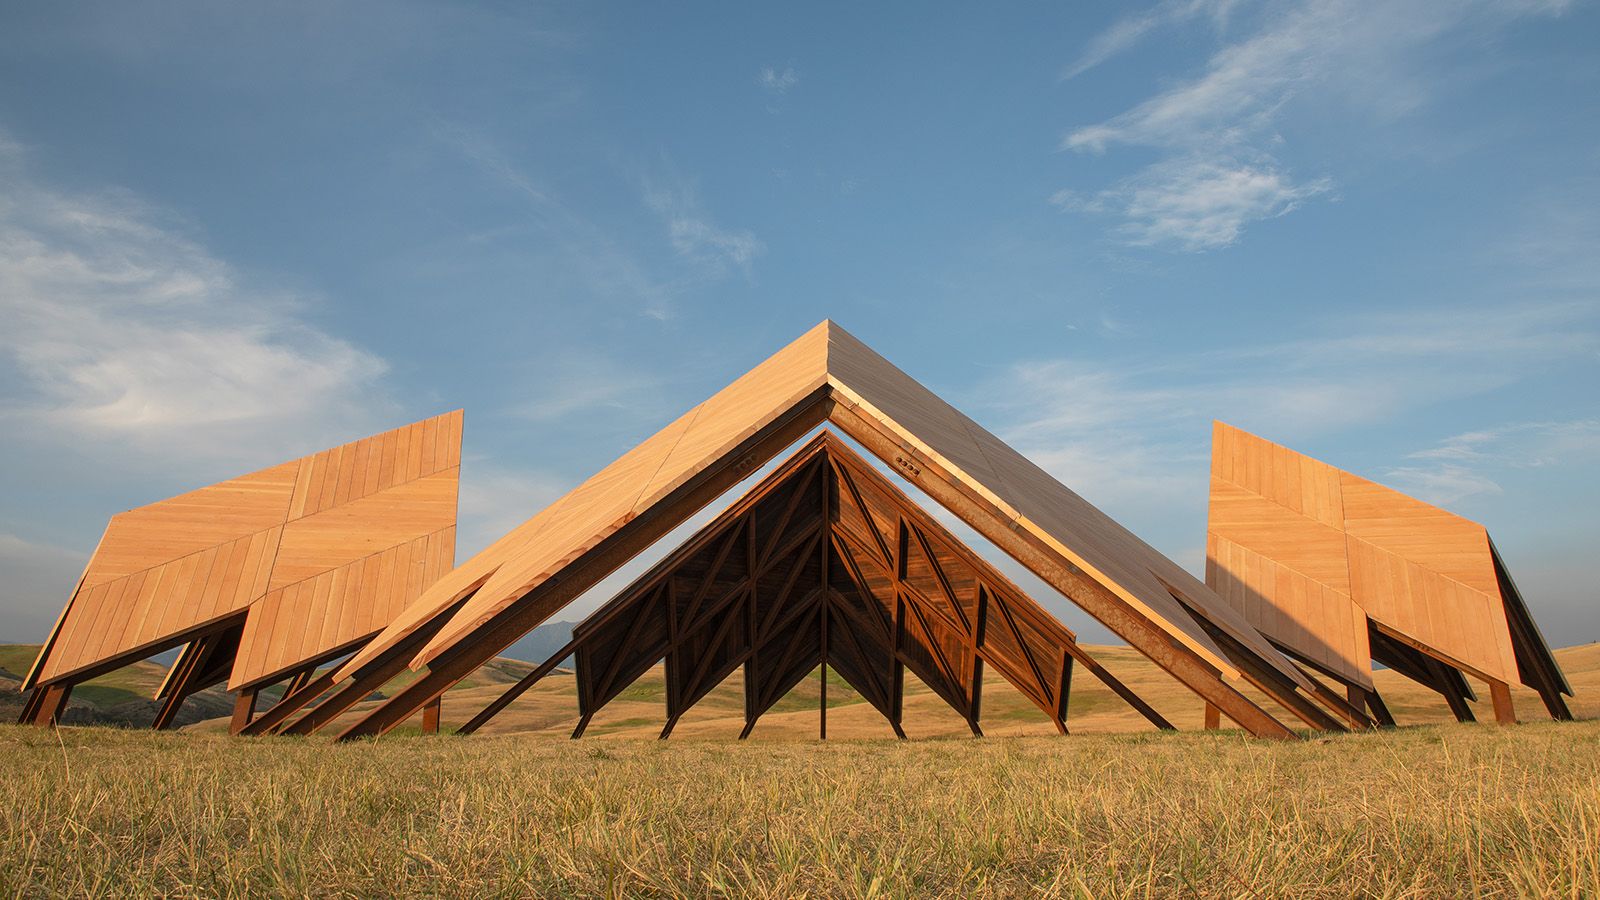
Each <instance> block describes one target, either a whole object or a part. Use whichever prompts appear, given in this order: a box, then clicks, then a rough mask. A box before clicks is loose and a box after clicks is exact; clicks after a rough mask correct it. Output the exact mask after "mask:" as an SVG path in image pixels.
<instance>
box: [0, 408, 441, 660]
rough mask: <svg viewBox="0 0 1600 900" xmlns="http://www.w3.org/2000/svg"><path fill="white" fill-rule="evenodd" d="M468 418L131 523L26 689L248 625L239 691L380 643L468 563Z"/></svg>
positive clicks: (168, 504) (114, 539)
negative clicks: (461, 493)
mask: <svg viewBox="0 0 1600 900" xmlns="http://www.w3.org/2000/svg"><path fill="white" fill-rule="evenodd" d="M461 422H462V414H461V411H460V410H456V411H455V412H451V413H446V414H444V415H440V416H434V417H433V418H429V419H424V420H422V421H420V422H414V423H412V424H410V425H406V426H404V427H402V428H397V429H394V430H392V431H386V432H383V433H382V434H378V435H374V436H372V437H369V438H365V439H363V440H358V441H353V442H351V443H348V444H343V445H341V446H338V447H334V448H332V449H329V450H324V451H322V452H321V453H315V454H312V455H310V456H306V457H302V458H300V459H296V460H292V461H290V462H287V463H283V464H281V465H277V466H272V467H269V468H266V469H262V470H260V471H258V472H253V473H251V474H249V475H243V476H240V477H238V478H232V479H229V480H227V481H223V482H220V483H218V484H214V485H211V486H209V487H203V488H200V489H199V490H195V491H190V492H189V493H186V494H180V495H178V496H176V497H172V498H170V499H168V500H163V501H160V502H158V503H152V504H149V505H148V506H141V507H138V508H137V509H132V510H129V511H127V512H123V513H118V514H117V515H115V516H113V517H112V518H111V521H110V523H109V524H107V526H106V530H105V534H104V535H103V536H102V537H101V539H100V545H99V547H98V548H96V550H95V552H94V555H93V556H92V557H90V559H89V564H88V566H87V567H86V568H85V570H84V574H83V577H82V578H81V579H80V580H79V583H78V585H77V587H76V588H74V590H73V593H72V596H71V597H70V598H69V599H68V601H67V605H66V608H65V609H64V610H63V611H62V613H61V617H60V619H59V620H58V621H57V622H56V626H55V629H54V630H53V631H52V632H51V634H50V637H49V639H48V640H47V641H46V643H45V645H44V647H43V648H42V649H41V650H40V652H39V657H38V659H37V661H35V663H34V665H33V668H32V670H31V671H30V672H29V673H28V678H27V679H26V681H25V682H24V684H23V688H24V689H28V688H31V687H33V686H34V685H35V684H43V683H49V682H52V681H58V680H65V679H73V678H81V677H83V676H84V675H85V674H87V673H91V672H93V671H95V670H105V669H107V668H117V667H119V666H121V665H125V664H126V663H129V662H133V661H135V660H137V659H139V658H142V657H143V656H146V655H149V654H150V653H154V652H159V651H160V649H161V648H162V647H164V646H172V645H174V644H175V643H181V642H183V641H184V640H187V639H188V637H189V636H190V635H192V634H193V633H195V632H196V631H197V630H204V629H206V628H207V627H210V626H214V625H216V624H217V623H222V622H228V621H236V620H237V619H238V618H239V616H241V615H243V623H244V630H243V636H242V638H241V640H240V644H239V648H238V653H237V656H236V658H235V660H234V662H233V667H232V674H231V678H230V687H232V688H237V687H240V686H242V685H246V684H250V683H252V682H258V681H261V680H263V679H268V678H271V677H273V676H275V675H279V674H281V673H284V672H286V671H288V670H291V669H293V668H295V667H296V666H298V665H302V664H304V663H305V662H307V661H310V660H314V659H317V658H321V657H325V656H326V655H328V654H329V653H331V652H333V651H335V650H337V649H339V648H341V647H345V646H348V645H350V644H351V643H353V642H355V641H358V640H361V639H364V638H367V637H370V636H371V635H373V634H375V633H376V632H378V631H379V630H380V629H382V628H383V626H385V625H387V624H388V623H389V621H390V620H391V619H392V618H393V617H394V616H395V614H397V613H398V612H399V611H400V610H401V609H403V608H404V607H405V606H406V605H407V604H408V603H410V602H411V601H412V600H414V599H416V598H417V597H418V596H420V595H421V594H422V592H423V588H424V587H425V586H426V585H428V584H430V583H432V581H433V580H434V579H435V578H437V577H438V576H439V575H441V574H443V573H444V572H447V571H449V569H450V568H451V566H452V564H453V560H454V557H455V522H456V495H457V485H458V482H459V480H460V479H459V476H460V471H461V470H460V465H461Z"/></svg>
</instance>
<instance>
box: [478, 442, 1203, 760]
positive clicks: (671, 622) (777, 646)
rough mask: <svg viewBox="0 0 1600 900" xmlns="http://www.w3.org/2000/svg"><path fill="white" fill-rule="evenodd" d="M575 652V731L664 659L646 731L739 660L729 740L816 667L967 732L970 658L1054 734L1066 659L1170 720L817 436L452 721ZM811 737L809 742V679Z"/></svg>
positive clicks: (881, 700)
mask: <svg viewBox="0 0 1600 900" xmlns="http://www.w3.org/2000/svg"><path fill="white" fill-rule="evenodd" d="M569 657H576V672H575V674H576V677H577V687H578V705H579V713H580V719H579V722H578V726H577V729H576V730H575V731H574V734H573V736H574V737H577V736H579V735H581V734H583V732H584V729H586V728H587V727H588V725H589V722H590V720H591V719H592V718H593V716H594V715H595V713H596V712H597V711H598V710H599V709H600V708H601V707H603V706H604V705H605V704H606V703H607V702H609V701H610V700H612V699H613V698H615V697H616V696H617V695H618V694H620V693H621V692H622V691H624V690H626V689H627V687H628V686H629V685H630V684H632V683H633V682H634V681H635V680H636V679H638V678H639V677H640V676H642V675H643V674H644V673H646V672H647V671H649V670H650V669H651V668H653V667H654V666H655V665H657V664H658V663H663V662H664V663H665V670H666V707H667V708H666V713H667V721H666V725H665V727H664V728H663V729H662V732H661V736H662V737H666V736H668V735H669V734H671V733H672V729H673V727H674V726H675V725H676V724H677V723H678V720H679V718H680V717H682V716H683V714H684V713H685V712H687V711H688V710H689V709H690V708H691V707H692V706H694V704H695V703H696V702H698V701H699V700H700V699H701V698H703V697H704V696H705V695H706V694H707V693H708V692H709V691H710V690H711V689H712V688H713V687H715V686H716V685H717V684H718V683H720V682H721V681H722V680H723V679H724V678H726V677H728V676H729V675H731V674H732V673H733V672H734V671H735V670H737V669H740V668H741V667H742V668H743V670H744V688H745V697H744V700H745V726H744V730H743V731H742V732H741V733H740V737H741V738H744V737H746V736H748V735H749V734H750V732H751V731H752V730H753V729H754V728H755V726H756V720H757V719H759V718H760V716H761V714H762V713H764V712H766V711H767V710H768V709H770V708H771V707H772V705H773V704H774V703H776V702H777V701H778V700H779V699H781V698H782V697H783V696H784V695H785V694H786V693H788V692H789V690H790V689H792V688H793V687H794V686H795V685H796V684H798V683H799V682H800V680H801V679H803V678H805V677H806V675H807V674H808V673H810V672H812V671H825V668H823V667H827V668H832V669H833V671H835V672H837V673H838V674H839V675H840V677H842V678H843V679H844V680H845V682H846V683H848V684H849V685H850V686H851V687H853V688H855V690H856V691H857V692H859V693H860V694H861V696H862V697H864V698H865V699H866V701H867V702H868V703H869V704H870V705H871V706H872V707H873V708H875V709H876V710H877V711H878V712H879V713H881V714H882V715H883V717H884V718H885V719H887V720H888V722H889V725H890V727H891V728H892V729H893V730H894V732H895V734H897V735H899V736H900V737H905V731H904V730H903V729H902V727H901V703H902V698H903V696H904V687H905V672H906V671H907V670H908V669H909V670H910V671H911V673H912V674H913V675H914V676H916V677H917V678H919V679H921V680H922V682H923V683H924V684H926V685H928V687H929V688H930V689H931V690H932V692H933V693H934V694H935V695H937V696H938V697H939V698H941V699H942V700H944V702H945V703H947V704H948V705H949V706H950V707H951V708H952V709H954V710H955V711H956V713H957V714H958V715H960V716H961V717H962V719H963V720H964V721H965V722H966V723H967V726H968V727H969V728H970V729H971V730H972V732H973V734H978V735H981V734H982V733H983V732H982V729H981V727H980V726H979V717H980V711H981V704H982V699H983V678H984V670H985V667H988V668H990V669H992V670H993V671H995V672H997V673H999V674H1000V675H1001V676H1002V677H1003V678H1005V679H1006V681H1007V682H1009V683H1010V684H1011V685H1012V686H1013V687H1014V688H1016V689H1017V691H1018V692H1019V693H1021V694H1022V695H1023V696H1024V697H1026V698H1027V699H1028V700H1029V701H1031V702H1032V703H1033V704H1034V705H1035V706H1037V707H1038V708H1039V710H1040V711H1041V712H1042V713H1043V714H1044V715H1045V716H1046V717H1047V718H1048V719H1049V720H1050V721H1051V722H1052V723H1054V724H1055V726H1056V728H1057V729H1058V730H1059V731H1061V732H1062V733H1066V730H1067V725H1066V713H1067V697H1068V695H1069V692H1070V690H1071V685H1072V673H1073V668H1074V664H1075V663H1076V664H1078V665H1081V666H1082V667H1083V668H1084V669H1085V670H1086V671H1088V672H1090V673H1092V674H1093V675H1095V677H1097V678H1099V679H1100V680H1101V681H1103V682H1104V683H1105V684H1106V685H1107V686H1108V687H1110V688H1111V690H1112V691H1113V692H1115V693H1116V694H1117V695H1118V696H1120V697H1122V698H1123V699H1124V700H1126V701H1127V702H1128V703H1129V704H1130V705H1132V706H1133V707H1134V708H1135V709H1136V710H1138V711H1139V712H1140V714H1142V715H1143V716H1145V717H1146V718H1147V719H1148V720H1149V721H1150V722H1151V724H1153V725H1155V726H1156V727H1157V728H1163V729H1170V728H1171V727H1172V726H1171V725H1170V724H1169V723H1168V722H1167V721H1166V719H1164V718H1162V716H1161V715H1160V713H1158V712H1156V711H1155V710H1154V709H1152V708H1151V707H1150V706H1149V705H1148V704H1147V703H1145V702H1144V701H1143V700H1142V699H1140V698H1139V697H1138V696H1137V695H1136V694H1134V693H1133V692H1132V691H1130V690H1129V689H1128V688H1127V687H1126V686H1125V685H1124V684H1123V683H1122V682H1121V681H1119V680H1118V679H1117V678H1116V677H1115V676H1113V675H1112V674H1111V673H1110V672H1108V671H1106V670H1105V668H1104V667H1103V666H1101V665H1100V664H1099V663H1098V662H1096V661H1095V660H1094V659H1093V658H1092V657H1090V656H1089V654H1088V653H1086V652H1085V651H1084V650H1083V648H1081V647H1079V646H1078V644H1077V642H1076V640H1075V638H1074V636H1073V634H1072V632H1071V631H1069V630H1068V629H1067V628H1066V627H1064V626H1063V625H1062V624H1061V623H1060V622H1059V621H1057V620H1056V618H1055V617H1054V616H1052V615H1050V613H1049V612H1047V611H1046V610H1044V609H1043V608H1042V607H1040V606H1039V605H1038V604H1037V603H1035V602H1034V601H1033V599H1032V598H1030V597H1029V596H1028V595H1027V594H1025V593H1024V592H1023V591H1022V590H1021V589H1020V588H1018V587H1017V586H1016V585H1014V584H1012V583H1011V581H1010V580H1009V579H1007V578H1006V577H1005V576H1004V575H1001V574H1000V573H999V572H998V571H996V570H995V569H994V568H993V567H992V566H990V565H989V564H988V563H986V562H984V561H983V559H982V558H981V557H979V556H978V555H977V554H976V553H974V552H973V551H972V550H971V549H969V548H968V547H966V546H965V545H964V544H963V543H962V542H961V541H960V540H958V539H957V538H956V537H955V536H954V535H952V534H951V533H950V532H949V531H948V530H947V529H945V528H944V527H943V526H942V525H940V524H939V523H938V522H937V521H935V520H934V518H933V517H932V516H930V515H928V513H927V512H925V511H924V510H923V509H922V508H921V507H919V506H917V504H916V503H914V502H913V501H912V500H911V499H910V498H909V497H907V496H906V495H905V494H904V493H903V492H901V491H900V490H899V489H898V488H896V487H894V485H892V484H890V482H889V480H888V478H886V477H885V476H884V475H883V474H881V473H880V472H879V471H878V470H877V469H875V468H873V467H872V466H871V465H869V464H868V463H867V462H866V461H865V460H863V459H862V458H861V457H860V456H858V455H857V454H856V453H855V452H854V451H852V450H850V449H849V447H847V446H846V445H845V443H844V442H843V441H842V440H841V439H840V438H839V437H837V436H836V435H834V434H833V433H832V432H829V431H823V432H821V433H820V434H818V435H817V436H816V437H815V438H813V439H812V440H811V441H809V442H808V443H807V444H806V445H805V446H804V447H803V448H801V449H800V450H799V451H798V452H797V453H795V454H794V455H793V456H792V457H790V458H789V459H788V460H787V461H785V462H784V463H783V464H782V465H781V466H779V467H778V468H777V469H776V470H775V471H773V472H772V473H771V474H769V475H768V476H766V477H765V478H763V479H762V480H761V482H760V483H759V484H757V485H756V486H754V487H753V488H751V489H750V490H749V492H747V493H746V494H745V495H744V496H743V497H742V498H740V499H739V500H738V501H737V502H735V503H734V504H733V505H732V506H730V507H729V508H728V509H727V510H726V511H725V512H723V513H722V514H721V515H719V516H718V517H717V518H716V520H715V521H713V522H711V523H710V524H708V525H706V526H705V527H704V528H702V529H701V530H700V531H699V532H698V533H696V534H695V535H694V536H693V537H692V538H690V539H689V540H687V541H686V542H684V544H683V545H682V546H680V547H679V548H678V549H677V550H675V551H674V552H673V553H672V554H670V555H669V556H668V557H667V558H666V559H664V560H662V561H661V562H660V563H658V564H657V565H656V566H655V567H654V568H652V569H651V570H650V571H648V572H647V573H645V574H644V575H643V576H641V577H640V578H639V579H637V580H636V581H635V582H634V583H633V584H632V585H630V586H629V587H627V588H626V589H625V590H623V591H622V592H621V593H620V594H618V595H617V596H616V597H615V598H614V599H613V600H612V601H611V602H610V603H607V604H606V605H605V606H603V607H601V608H600V609H599V610H598V611H596V612H595V613H593V614H592V615H590V616H589V617H587V618H586V619H585V620H584V621H583V622H581V623H579V624H578V625H577V626H576V627H575V628H574V630H573V636H572V640H571V641H569V642H568V643H567V644H566V646H564V647H562V648H561V649H559V650H557V651H556V652H555V653H552V654H551V655H550V658H549V659H547V660H546V661H545V662H544V664H543V665H540V666H538V667H536V668H535V669H534V670H533V671H532V672H530V673H529V674H528V675H527V676H526V677H524V678H523V679H522V680H520V681H519V682H517V683H516V684H514V685H512V686H511V687H510V689H508V690H507V691H506V692H505V693H504V694H502V695H501V696H500V697H499V698H498V699H496V700H495V701H494V702H493V703H491V704H490V705H489V706H488V707H486V708H485V709H484V710H483V711H482V712H480V713H478V714H477V715H476V716H474V717H473V718H472V719H471V720H470V721H468V722H467V723H466V724H465V725H464V726H462V727H461V729H459V731H460V733H463V734H468V733H471V732H473V731H476V730H477V729H478V728H480V727H481V726H482V725H483V724H485V723H486V722H488V721H489V719H490V718H492V717H493V716H494V715H495V714H496V713H498V712H500V711H501V710H502V709H504V708H505V707H506V706H507V705H508V704H509V703H511V701H512V700H514V699H516V698H517V697H518V696H520V695H521V694H523V693H524V692H525V691H527V690H528V689H529V688H531V687H532V686H533V685H534V684H536V683H537V682H538V681H539V680H540V679H541V678H543V677H544V676H545V675H546V674H548V673H549V672H550V671H551V670H552V669H553V668H554V667H555V665H556V664H557V663H558V662H560V661H561V660H565V659H567V658H569ZM821 690H822V697H823V703H822V705H821V706H820V716H821V719H820V730H821V734H822V736H823V737H826V736H827V702H826V700H827V679H826V677H823V678H822V680H821Z"/></svg>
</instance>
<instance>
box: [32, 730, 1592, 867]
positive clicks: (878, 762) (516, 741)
mask: <svg viewBox="0 0 1600 900" xmlns="http://www.w3.org/2000/svg"><path fill="white" fill-rule="evenodd" d="M1597 742H1600V723H1595V722H1579V723H1566V724H1551V723H1540V724H1530V725H1524V726H1520V727H1517V728H1510V729H1508V728H1499V727H1496V726H1492V725H1471V726H1469V725H1454V724H1452V725H1444V726H1422V727H1417V728H1411V729H1402V730H1400V731H1397V732H1386V733H1378V734H1364V735H1352V736H1341V737H1336V738H1328V739H1320V740H1315V741H1307V742H1303V743H1298V744H1281V743H1268V742H1262V741H1255V740H1249V739H1245V738H1242V737H1240V736H1239V735H1237V734H1233V733H1225V732H1222V733H1210V734H1207V733H1203V732H1199V733H1193V732H1192V733H1184V734H1176V735H1097V736H1091V737H1077V736H1074V737H1072V738H1066V739H1063V738H1050V737H1043V738H1041V737H1017V738H990V739H987V740H973V739H951V740H926V741H908V742H898V741H829V742H828V743H826V744H823V743H819V742H815V741H791V742H766V743H752V744H736V743H731V742H726V741H706V740H694V739H690V740H674V741H672V742H665V743H664V742H660V741H653V740H652V741H637V740H605V741H582V742H570V741H548V740H529V739H526V738H522V737H515V736H479V737H474V738H468V739H461V738H454V737H447V736H443V737H422V736H403V737H399V738H387V739H384V740H382V741H379V742H377V743H359V744H353V745H331V744H329V743H328V742H327V741H325V740H321V739H309V740H299V739H289V740H284V739H246V740H230V739H227V738H225V737H220V736H212V735H205V734H171V733H168V734H150V733H145V732H135V731H126V730H118V729H81V728H79V729H72V728H69V729H63V730H62V731H60V732H59V733H52V732H46V731H39V730H35V729H23V728H18V727H15V726H5V727H4V728H3V729H0V779H3V783H4V784H5V785H6V793H7V796H6V798H5V800H4V802H3V803H0V892H3V893H4V894H5V895H7V896H19V897H29V896H40V897H44V896H156V895H185V896H208V897H209V896H242V895H274V896H285V895H287V896H392V895H410V896H445V897H495V896H505V897H513V896H571V897H593V896H619V897H620V896H649V897H699V896H757V897H794V896H819V897H820V896H844V897H873V896H900V897H912V896H917V897H921V896H949V897H968V896H1038V895H1048V896H1079V897H1124V896H1172V895H1178V896H1195V895H1198V896H1225V897H1245V896H1261V897H1283V896H1307V897H1341V898H1343V897H1359V896H1370V897H1433V896H1504V897H1512V896H1539V897H1545V896H1556V897H1593V896H1597V895H1600V854H1597V853H1596V848H1597V847H1600V753H1596V752H1595V750H1596V746H1597Z"/></svg>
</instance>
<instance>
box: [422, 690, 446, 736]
mask: <svg viewBox="0 0 1600 900" xmlns="http://www.w3.org/2000/svg"><path fill="white" fill-rule="evenodd" d="M443 703H444V698H443V697H435V698H433V700H432V702H430V703H429V704H428V705H427V706H424V707H423V708H422V733H423V734H438V733H439V713H440V712H442V710H441V709H440V706H441V705H442V704H443Z"/></svg>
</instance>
